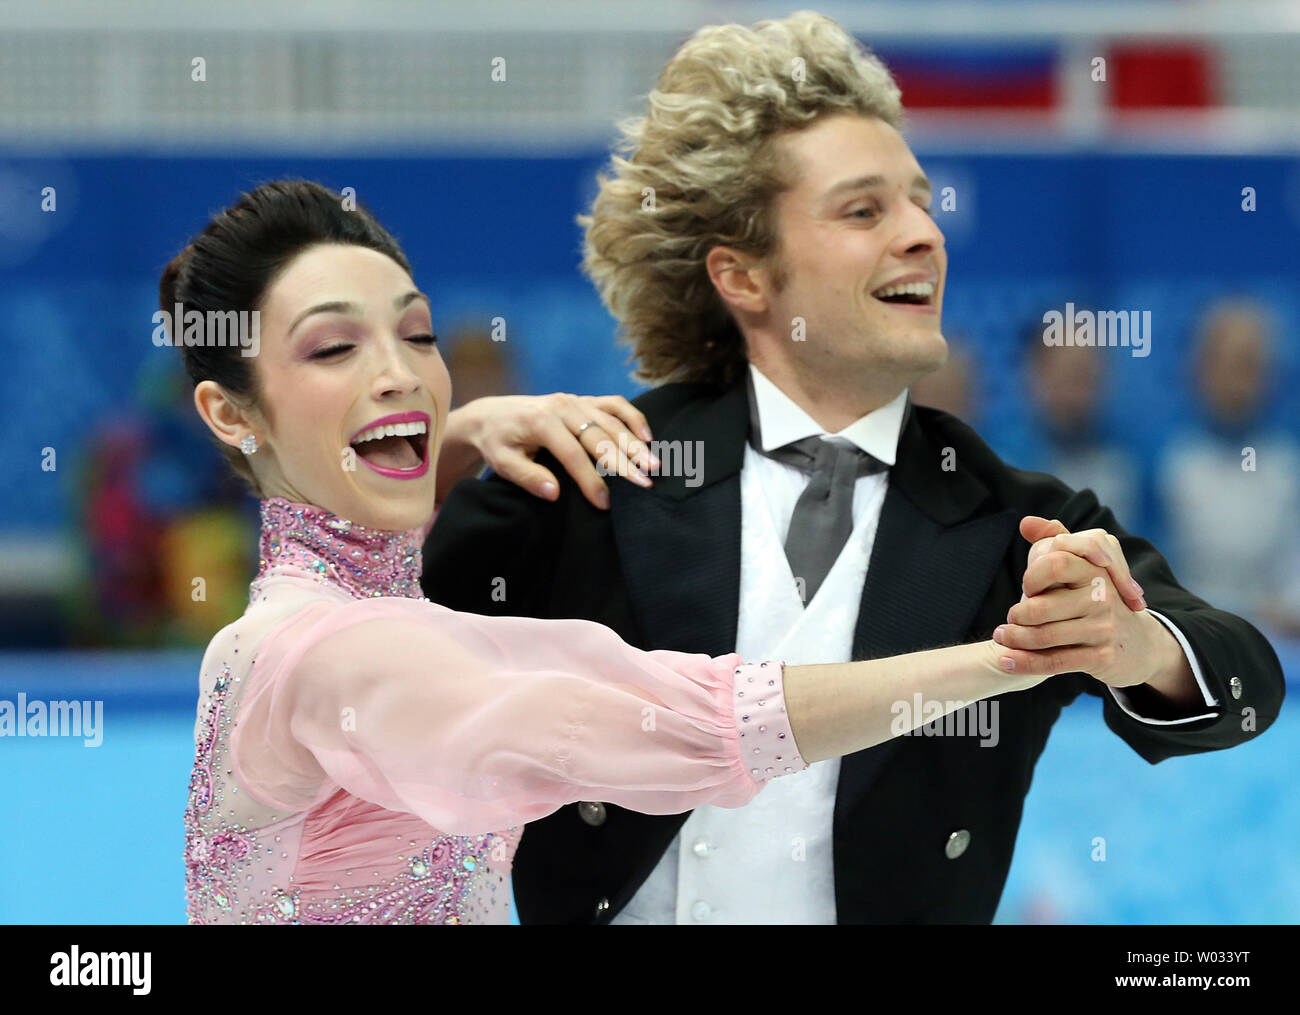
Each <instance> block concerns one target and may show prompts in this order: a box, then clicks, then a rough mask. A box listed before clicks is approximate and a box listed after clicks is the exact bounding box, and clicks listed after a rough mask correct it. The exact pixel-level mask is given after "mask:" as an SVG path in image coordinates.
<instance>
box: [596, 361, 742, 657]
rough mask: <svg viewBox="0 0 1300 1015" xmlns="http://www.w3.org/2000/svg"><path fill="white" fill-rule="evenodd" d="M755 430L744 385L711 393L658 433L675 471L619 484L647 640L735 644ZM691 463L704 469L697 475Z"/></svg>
mask: <svg viewBox="0 0 1300 1015" xmlns="http://www.w3.org/2000/svg"><path fill="white" fill-rule="evenodd" d="M748 430H749V405H748V402H747V400H746V395H745V386H744V384H737V385H733V386H732V387H730V388H727V389H724V390H718V391H715V392H713V393H709V394H706V395H705V396H704V397H702V398H697V399H694V400H692V401H690V402H688V403H687V404H686V405H685V406H684V407H683V408H682V409H680V410H679V411H678V412H677V414H676V415H674V416H673V417H672V418H671V419H670V420H669V421H668V422H667V424H666V425H665V426H664V427H663V430H662V432H658V431H656V433H655V441H656V442H659V447H658V448H657V450H658V452H659V458H660V459H661V461H662V462H663V466H664V469H665V471H671V474H669V475H664V476H654V477H652V478H653V480H654V486H653V487H652V488H651V489H649V490H646V489H644V488H642V487H639V486H636V485H635V484H633V483H630V482H626V481H619V482H614V483H610V484H609V487H610V512H611V521H612V523H613V527H614V539H615V542H616V544H617V546H618V553H619V560H620V563H621V564H622V567H623V573H624V575H625V576H626V578H627V587H628V592H629V594H630V596H631V599H632V605H633V609H634V610H635V611H636V614H637V617H638V619H639V620H640V622H641V627H642V630H643V631H644V633H645V635H646V638H647V647H650V648H656V649H674V650H676V651H678V652H704V653H707V654H709V655H714V656H718V655H725V654H726V653H728V652H732V651H734V650H735V647H736V624H737V620H738V617H739V610H740V602H739V600H740V467H741V465H742V464H743V462H744V449H745V437H746V434H747V433H748ZM688 455H689V456H693V457H687V456H688ZM670 456H676V458H675V462H676V467H675V468H674V467H672V466H671V465H670V462H672V460H673V459H672V458H670ZM684 464H691V465H693V466H695V467H696V469H698V471H697V472H696V474H695V475H694V476H688V475H686V474H685V469H684V468H682V467H681V466H682V465H684Z"/></svg>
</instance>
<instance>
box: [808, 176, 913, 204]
mask: <svg viewBox="0 0 1300 1015" xmlns="http://www.w3.org/2000/svg"><path fill="white" fill-rule="evenodd" d="M886 182H887V181H886V180H885V178H884V177H883V176H881V175H880V174H879V173H871V174H869V175H867V176H857V177H854V178H853V179H852V180H841V181H840V182H839V183H837V184H835V186H833V187H831V189H830V190H828V191H826V199H827V200H828V201H829V200H833V199H834V198H835V197H837V196H838V195H840V194H843V193H846V192H848V191H852V190H866V189H867V188H869V187H883V186H884V185H885V183H886ZM912 189H913V190H921V191H924V192H925V193H926V195H929V194H930V193H931V191H932V188H931V186H930V180H929V178H928V177H927V176H926V175H925V174H924V173H918V174H917V175H916V176H914V177H913V178H912Z"/></svg>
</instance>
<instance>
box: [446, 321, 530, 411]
mask: <svg viewBox="0 0 1300 1015" xmlns="http://www.w3.org/2000/svg"><path fill="white" fill-rule="evenodd" d="M505 347H506V343H505V342H494V341H492V336H491V334H490V333H489V332H488V331H487V330H485V329H483V328H478V327H466V328H458V329H456V330H455V331H453V332H452V335H451V338H450V339H449V340H448V342H447V348H446V349H445V350H443V355H444V356H445V357H446V361H447V371H448V372H449V373H450V374H451V407H452V408H453V409H458V408H460V407H461V406H462V405H465V404H466V403H467V402H472V401H474V399H476V398H483V397H485V396H488V395H514V394H518V390H517V385H516V382H515V376H514V370H513V368H512V366H511V363H510V357H509V355H508V354H507V352H506V348H505Z"/></svg>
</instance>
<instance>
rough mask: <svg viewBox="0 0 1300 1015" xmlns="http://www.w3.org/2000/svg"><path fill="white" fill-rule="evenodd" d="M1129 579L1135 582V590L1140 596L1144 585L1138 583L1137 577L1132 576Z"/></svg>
mask: <svg viewBox="0 0 1300 1015" xmlns="http://www.w3.org/2000/svg"><path fill="white" fill-rule="evenodd" d="M1129 581H1131V582H1132V583H1133V591H1134V592H1136V593H1137V594H1138V595H1139V596H1140V595H1142V586H1141V585H1139V584H1138V583H1137V579H1136V578H1130V579H1129Z"/></svg>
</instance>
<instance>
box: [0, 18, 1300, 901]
mask: <svg viewBox="0 0 1300 1015" xmlns="http://www.w3.org/2000/svg"><path fill="white" fill-rule="evenodd" d="M800 6H813V5H811V4H809V5H800V4H796V5H793V6H780V5H775V4H770V3H742V2H734V3H701V2H661V3H655V4H640V3H620V2H607V3H575V2H554V3H547V4H536V5H534V4H526V3H519V4H498V3H476V4H472V5H462V4H450V3H449V4H438V3H423V4H417V3H397V2H374V0H372V2H367V3H365V4H356V3H351V2H343V0H317V2H313V3H289V2H286V3H280V4H265V3H256V4H255V3H249V2H234V3H226V4H223V5H212V4H208V3H195V2H190V0H169V2H165V3H163V2H153V0H137V2H130V3H109V2H99V3H95V2H85V3H34V2H33V3H18V4H13V3H3V4H0V26H3V27H0V351H3V369H0V405H3V406H4V412H5V428H6V430H7V432H8V433H9V437H8V439H7V440H6V441H5V442H4V450H3V454H4V464H5V476H6V478H7V482H4V483H0V604H2V611H0V699H8V700H11V701H12V700H15V699H16V697H17V695H18V693H19V692H25V693H26V694H27V695H28V696H29V697H37V696H39V697H41V698H43V699H51V698H77V699H86V698H94V699H101V700H103V701H104V716H105V719H104V725H105V729H104V740H103V744H102V745H101V746H99V747H97V748H87V747H83V746H82V743H81V741H80V740H67V739H64V740H60V739H59V738H35V739H32V738H28V739H24V740H19V739H14V738H11V737H0V828H3V830H4V832H3V835H0V922H6V923H14V922H34V923H72V922H76V923H96V922H126V923H133V922H153V923H171V922H184V898H183V893H184V866H183V858H182V849H183V833H182V827H181V814H182V811H183V809H184V806H185V798H186V792H187V785H188V779H189V773H190V766H191V763H192V760H193V740H192V734H193V723H194V709H195V702H196V695H197V676H198V670H199V662H200V659H201V656H202V651H203V647H204V646H205V645H206V643H207V641H208V640H209V639H210V638H211V637H212V635H213V634H214V633H215V632H216V631H217V630H218V629H219V628H220V627H221V626H223V625H224V624H226V623H228V622H229V621H231V620H233V619H234V618H235V617H237V616H238V615H239V614H240V613H241V612H242V610H243V608H244V606H245V605H246V603H247V595H248V582H249V580H250V579H251V577H252V575H253V572H254V570H255V567H256V559H255V547H256V521H257V513H256V508H257V505H256V502H255V501H253V500H252V499H251V498H249V497H248V496H246V495H245V494H244V493H243V491H242V488H241V486H240V485H239V484H238V483H237V482H236V481H235V480H234V479H233V478H232V477H231V476H229V475H228V474H226V472H225V471H224V466H223V464H222V463H221V461H220V459H219V458H218V456H217V455H216V453H215V452H214V451H213V450H212V448H211V446H210V444H209V443H208V440H207V437H206V431H205V430H204V429H203V428H202V426H201V424H200V422H199V420H198V417H197V415H196V414H195V412H194V409H193V405H192V401H191V389H190V385H189V382H188V380H187V379H186V378H185V376H184V374H183V372H182V371H181V369H180V363H179V354H177V353H176V351H175V350H174V349H169V348H158V347H155V346H154V345H153V343H152V341H151V335H152V333H153V328H154V325H153V323H152V320H151V317H152V314H153V312H154V311H155V310H156V309H157V294H158V278H159V274H160V273H161V271H162V268H163V267H164V265H166V263H167V262H168V260H170V258H171V257H172V256H173V255H174V254H175V253H177V252H178V251H179V250H180V249H181V248H182V247H183V246H184V245H185V243H186V242H187V241H188V239H189V238H190V237H191V236H192V235H193V234H194V233H196V232H197V231H198V230H200V229H201V228H202V226H203V225H204V224H205V222H206V221H207V219H208V217H209V216H210V215H211V214H212V213H214V212H216V211H218V210H220V209H221V208H223V207H225V206H226V205H228V204H230V203H231V202H233V201H234V200H235V199H236V198H237V197H238V196H239V194H240V192H241V191H244V190H248V189H251V188H252V187H254V186H256V185H257V184H258V183H261V182H264V181H266V180H270V179H275V178H278V177H286V176H292V177H307V178H310V179H314V180H318V181H320V182H321V183H324V184H326V185H327V186H330V187H332V188H335V189H342V188H344V187H353V188H355V190H356V194H357V197H358V198H359V199H360V200H361V201H362V202H363V203H364V204H365V205H366V206H367V207H368V208H369V209H370V210H371V211H372V212H374V213H375V214H376V215H377V217H378V218H379V220H380V221H381V222H383V223H384V224H385V225H386V226H387V227H388V228H389V229H390V230H391V231H392V232H393V233H394V234H395V235H396V236H397V238H398V239H399V241H400V242H401V243H402V244H403V245H404V248H405V250H406V253H407V255H408V257H409V258H410V260H411V263H412V265H413V267H414V271H415V277H416V281H417V283H418V285H419V286H420V288H421V289H423V290H424V291H426V292H428V293H429V294H430V295H431V297H432V299H433V308H434V324H435V327H436V328H437V330H438V332H439V335H440V337H441V346H442V350H443V354H444V356H446V357H447V359H448V362H449V367H450V370H451V374H452V378H453V384H454V387H455V393H456V398H457V402H458V403H459V402H461V401H463V400H466V399H468V398H471V397H477V396H479V395H485V394H503V393H514V392H531V393H541V392H547V391H554V390H567V391H575V392H580V393H592V394H597V393H608V392H612V393H620V394H625V395H628V396H632V395H634V394H636V393H637V392H638V391H639V390H640V388H639V387H638V385H637V384H635V383H634V382H633V381H632V380H631V379H630V369H631V367H630V365H629V364H628V363H627V362H626V360H625V353H624V351H623V350H622V349H621V348H620V347H618V346H616V345H615V343H614V341H613V336H614V322H613V321H612V319H611V318H610V317H609V316H608V315H607V314H606V312H605V311H604V309H603V308H602V307H601V304H600V301H599V299H598V297H597V296H596V294H595V291H594V289H593V288H592V287H591V286H590V284H589V283H587V282H586V281H585V280H584V279H583V278H582V277H581V275H580V274H579V272H578V269H577V265H578V261H579V256H580V255H579V250H580V230H579V227H578V226H577V225H576V224H575V222H574V216H575V215H576V214H578V213H579V212H580V211H584V210H585V209H586V206H587V204H588V202H589V201H590V199H591V197H592V195H593V193H594V177H595V173H596V171H597V170H598V169H600V168H601V167H602V166H603V164H604V163H605V161H606V160H607V157H608V145H609V143H610V141H611V139H612V137H613V136H614V133H613V124H614V122H615V120H616V119H617V118H619V117H621V116H623V115H625V114H628V113H634V112H637V111H639V109H640V108H641V104H642V103H643V102H644V97H645V94H646V92H647V91H648V90H649V89H650V88H652V87H653V85H654V81H655V79H656V77H657V75H658V72H659V69H660V68H661V67H662V65H663V64H664V62H665V61H666V60H667V59H668V58H669V57H670V56H671V54H672V53H673V51H674V50H675V49H676V47H677V46H678V45H680V43H681V42H682V41H684V39H685V38H686V37H687V36H689V35H690V34H691V33H692V32H693V31H694V30H695V29H697V28H699V27H701V26H703V25H705V24H713V23H718V22H723V21H738V22H742V23H745V24H752V23H753V22H755V21H757V20H759V19H761V18H765V17H779V16H783V15H785V14H788V13H790V12H791V11H792V10H795V9H798V8H799V7H800ZM815 9H817V10H819V11H821V12H822V13H825V14H827V15H829V16H831V17H833V18H835V19H836V20H837V21H839V22H840V24H841V25H843V26H844V27H845V28H846V29H848V30H850V31H851V32H853V33H854V34H856V35H857V36H858V37H859V38H860V39H861V40H862V41H863V42H865V43H866V44H868V45H869V46H871V47H872V48H873V49H874V50H875V51H876V52H877V53H878V54H879V55H880V56H881V57H882V58H883V59H884V61H885V62H886V64H887V65H888V66H889V67H890V69H891V70H892V71H893V73H894V74H895V76H896V77H897V79H898V81H899V83H900V84H901V86H902V89H903V101H904V105H905V106H906V108H907V110H908V112H909V123H910V126H909V129H908V132H907V137H908V140H909V142H910V143H911V145H912V148H913V150H914V151H915V153H916V155H917V157H918V158H919V160H920V162H921V165H922V167H923V168H924V169H925V171H926V172H927V174H928V175H929V176H930V178H931V179H932V181H933V182H934V185H935V192H936V201H935V207H936V217H937V219H938V222H939V224H940V226H941V227H942V229H943V230H944V232H945V234H946V236H947V243H948V251H949V277H948V284H947V294H946V298H945V306H944V330H945V334H946V335H947V336H948V338H949V341H950V344H951V346H952V356H951V360H950V362H949V364H948V366H947V367H945V368H944V369H943V370H942V371H940V372H939V373H938V374H936V375H934V376H932V377H930V378H927V379H926V380H925V381H924V382H923V383H922V384H920V385H918V386H917V388H915V389H913V397H914V398H915V400H917V401H918V402H923V403H926V404H933V405H938V406H940V407H942V408H945V409H947V410H949V411H951V412H954V413H956V414H957V415H959V416H960V417H962V418H963V419H965V420H966V421H967V422H969V423H971V424H972V425H973V426H975V427H976V429H977V430H979V432H980V433H981V434H982V435H983V436H984V437H985V439H986V440H988V442H989V443H990V444H991V445H992V446H993V448H994V449H995V450H996V451H997V452H998V453H999V454H1000V455H1002V457H1003V458H1004V459H1005V460H1006V461H1008V462H1009V463H1011V464H1013V465H1017V466H1020V467H1023V468H1029V469H1040V470H1045V471H1048V472H1051V473H1054V474H1056V475H1058V476H1060V477H1061V478H1062V479H1064V480H1065V481H1066V482H1067V483H1070V484H1071V485H1073V486H1076V487H1085V486H1086V487H1091V488H1092V489H1094V490H1095V491H1096V492H1097V495H1098V496H1099V498H1100V499H1101V501H1102V502H1103V503H1106V504H1109V505H1110V506H1111V507H1112V508H1113V509H1114V511H1115V515H1116V517H1117V518H1118V520H1119V522H1120V523H1121V525H1123V526H1124V527H1125V528H1126V529H1128V530H1129V531H1131V532H1135V533H1138V534H1140V535H1143V536H1146V537H1147V538H1149V539H1151V540H1152V541H1153V542H1154V543H1155V544H1156V545H1157V546H1158V547H1159V548H1161V549H1162V551H1163V552H1164V553H1165V554H1166V556H1167V557H1168V559H1169V560H1170V562H1171V564H1172V566H1173V569H1174V573H1175V574H1176V575H1177V577H1178V578H1179V580H1180V582H1182V583H1183V584H1184V585H1186V586H1187V587H1188V588H1190V589H1191V590H1192V591H1193V592H1195V593H1196V594H1198V595H1200V596H1201V597H1203V598H1205V599H1207V600H1209V601H1210V602H1212V603H1213V604H1215V605H1216V606H1220V607H1222V608H1225V609H1229V610H1233V611H1235V612H1238V613H1241V614H1242V615H1244V616H1246V617H1248V618H1249V619H1251V620H1252V621H1253V622H1254V623H1256V624H1257V626H1259V627H1260V628H1261V630H1263V631H1264V632H1265V633H1266V634H1268V635H1269V637H1270V639H1271V640H1272V641H1273V644H1274V645H1275V647H1276V648H1277V650H1278V653H1279V655H1280V656H1281V657H1282V659H1283V663H1284V668H1285V669H1286V672H1287V677H1288V681H1289V688H1290V691H1291V693H1292V694H1294V693H1295V690H1296V683H1295V682H1296V680H1297V675H1298V674H1300V540H1298V539H1297V535H1296V534H1297V531H1298V524H1297V523H1300V395H1298V394H1297V391H1298V390H1300V386H1298V385H1297V381H1300V342H1298V341H1297V338H1298V337H1300V336H1298V335H1297V330H1298V329H1300V323H1298V322H1300V5H1298V4H1295V3H1291V2H1248V0H1234V2H1225V3H1213V2H1185V0H1149V2H1134V3H1092V2H1084V0H1039V2H1034V3H1023V2H1010V0H967V2H958V0H946V2H942V3H940V2H931V0H909V2H907V3H892V2H873V3H860V4H857V3H835V4H822V5H817V6H816V7H815ZM498 58H500V59H501V60H504V67H505V80H504V81H502V80H494V78H493V74H492V71H493V67H494V61H496V60H497V59H498ZM196 60H201V67H202V75H201V77H202V79H201V80H196V71H195V68H196V66H200V65H199V64H196V63H195V61H196ZM498 77H499V75H498ZM945 197H946V198H947V200H945ZM1067 303H1071V304H1073V306H1074V307H1075V308H1079V309H1089V310H1096V311H1101V310H1112V311H1120V310H1122V311H1138V312H1149V314H1150V318H1149V320H1150V331H1149V335H1148V338H1149V342H1150V344H1149V347H1148V349H1147V351H1148V353H1149V354H1148V355H1144V356H1137V355H1133V354H1132V353H1133V350H1131V349H1125V348H1100V349H1099V348H1049V347H1046V346H1045V345H1044V343H1043V341H1042V334H1043V315H1044V314H1045V313H1046V312H1048V311H1050V310H1053V309H1054V310H1057V311H1060V312H1062V313H1065V312H1066V304H1067ZM498 317H499V318H503V319H504V320H505V321H506V322H507V334H506V340H505V341H503V342H502V341H493V339H492V333H491V329H492V321H493V319H494V318H498ZM1248 449H1250V450H1248ZM1247 460H1249V464H1246V462H1247ZM197 574H201V575H204V576H206V586H207V591H206V598H205V599H204V600H203V601H201V602H195V601H194V600H193V599H192V596H191V576H193V575H197ZM1291 711H1292V710H1284V712H1283V715H1282V716H1281V717H1280V718H1279V719H1278V721H1277V722H1276V724H1275V726H1274V727H1273V728H1272V729H1271V730H1269V731H1268V732H1267V733H1266V734H1265V735H1264V736H1263V737H1261V738H1260V739H1259V740H1257V741H1255V742H1252V743H1250V744H1247V745H1245V746H1243V747H1241V748H1237V749H1234V750H1230V751H1226V752H1214V753H1210V754H1202V755H1198V756H1193V757H1187V758H1176V759H1171V760H1169V761H1167V762H1163V763H1161V764H1160V765H1158V766H1151V765H1148V764H1147V763H1146V762H1144V761H1142V759H1141V758H1139V757H1138V756H1137V755H1136V754H1134V753H1133V752H1132V750H1131V749H1129V748H1128V747H1127V746H1126V745H1125V744H1124V743H1123V742H1122V741H1120V740H1119V739H1118V738H1117V737H1115V736H1114V735H1113V734H1111V733H1110V732H1109V730H1108V729H1107V728H1106V727H1105V725H1104V724H1103V722H1102V720H1101V706H1100V702H1099V701H1098V700H1097V699H1095V698H1086V699H1085V700H1081V701H1079V702H1077V703H1076V704H1075V706H1074V707H1072V708H1071V709H1068V710H1067V711H1066V712H1065V713H1064V714H1063V715H1062V717H1061V719H1060V721H1059V722H1058V724H1057V727H1056V730H1055V732H1054V734H1053V736H1052V739H1051V741H1050V742H1049V745H1048V748H1047V750H1046V752H1045V754H1044V756H1043V758H1042V760H1041V761H1040V763H1039V765H1038V769H1037V774H1036V777H1035V783H1034V787H1033V789H1032V791H1031V793H1030V795H1029V798H1028V800H1027V802H1026V810H1025V820H1024V825H1023V828H1022V831H1021V837H1020V841H1019V844H1018V847H1017V851H1016V856H1015V860H1014V862H1013V866H1012V871H1011V878H1010V881H1009V883H1008V886H1007V890H1006V893H1005V894H1004V896H1003V900H1002V906H1001V908H1000V910H999V913H998V922H1000V923H1260V922H1262V923H1279V922H1285V923H1292V922H1296V920H1297V916H1298V915H1300V862H1298V861H1297V858H1296V848H1295V842H1296V840H1297V837H1298V836H1300V797H1298V795H1297V794H1296V792H1295V790H1294V788H1293V786H1294V777H1293V773H1294V772H1295V771H1296V769H1297V762H1300V750H1297V743H1298V742H1300V741H1298V738H1297V736H1296V734H1297V730H1298V724H1297V722H1296V721H1295V720H1294V718H1293V716H1292V715H1291V714H1290V712H1291ZM1097 837H1101V838H1104V839H1105V841H1106V859H1105V860H1104V861H1099V860H1097V859H1096V858H1095V857H1096V852H1095V845H1096V844H1095V839H1096V838H1097ZM88 864H89V865H90V867H89V869H87V865H88Z"/></svg>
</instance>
